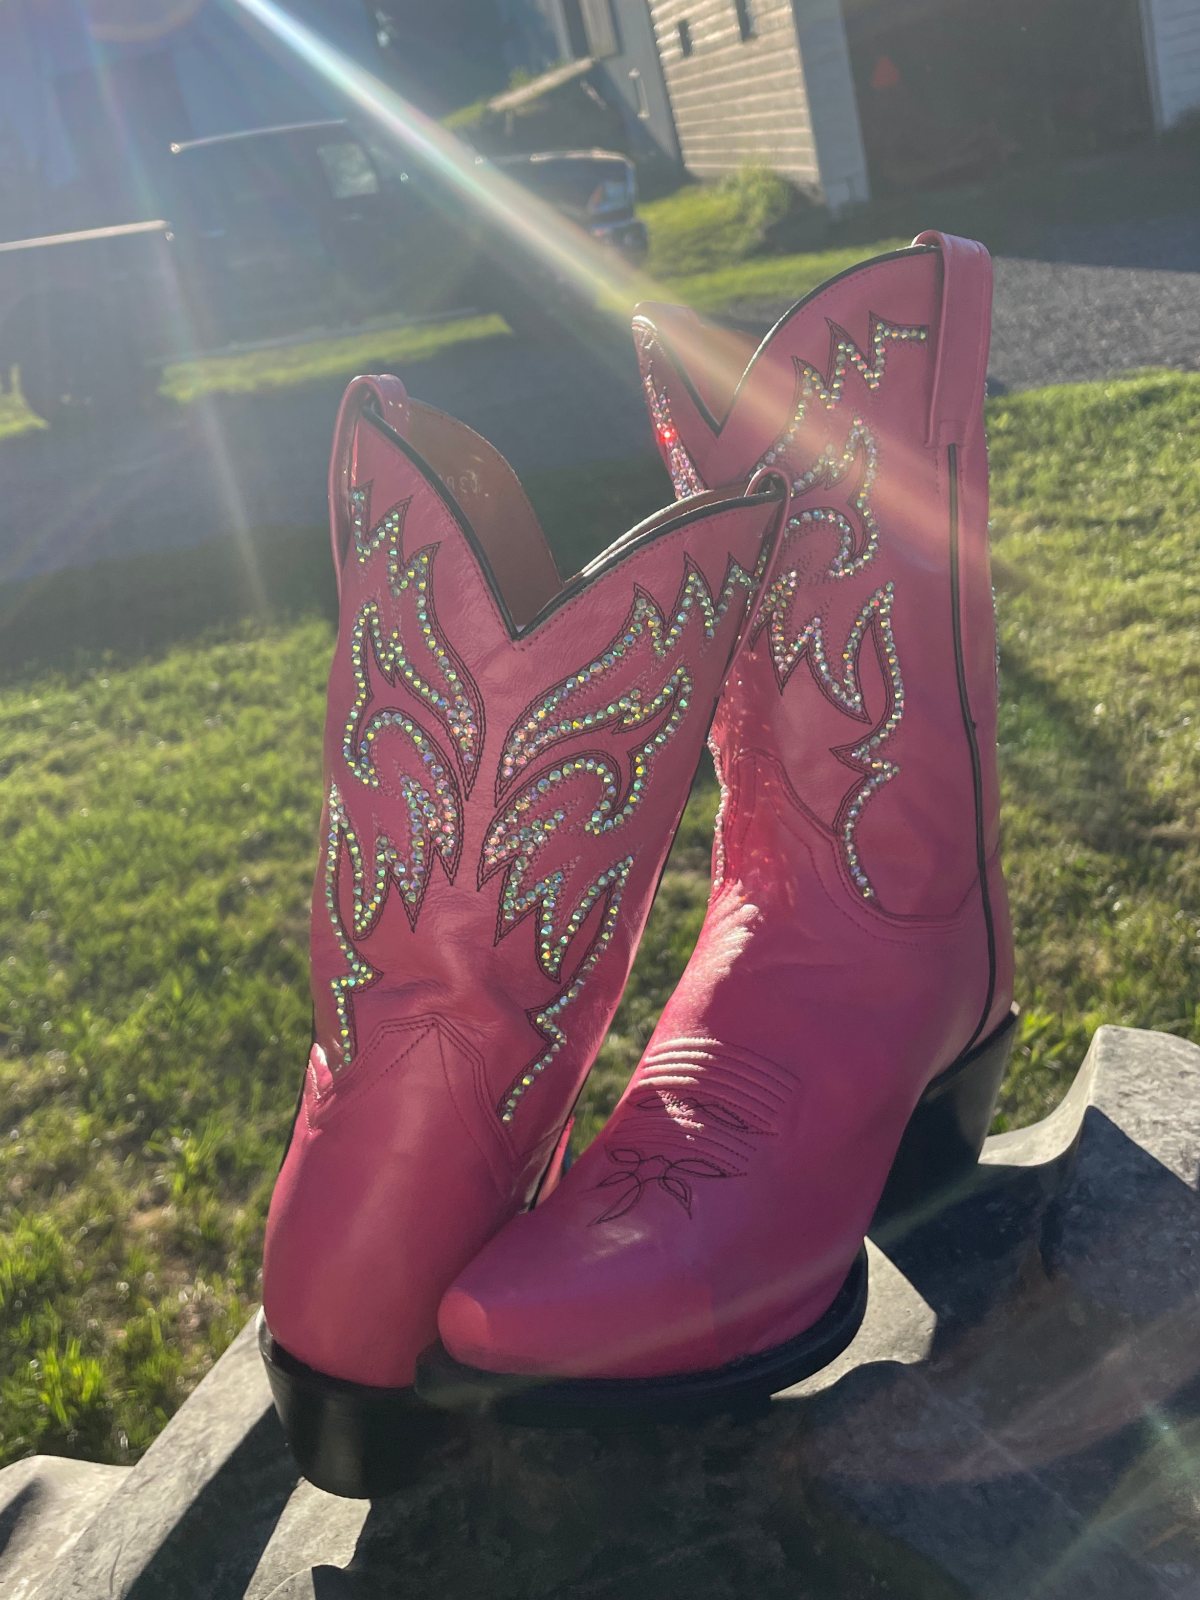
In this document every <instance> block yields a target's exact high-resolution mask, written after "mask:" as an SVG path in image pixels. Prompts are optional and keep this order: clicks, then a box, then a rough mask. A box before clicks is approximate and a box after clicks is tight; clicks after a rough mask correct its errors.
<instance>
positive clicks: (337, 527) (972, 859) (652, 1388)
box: [260, 234, 1014, 1495]
mask: <svg viewBox="0 0 1200 1600" xmlns="http://www.w3.org/2000/svg"><path fill="white" fill-rule="evenodd" d="M990 300H991V269H990V263H989V261H988V257H987V254H986V252H985V251H984V250H983V249H982V248H981V247H980V246H978V245H975V244H971V243H969V242H967V241H964V240H959V239H953V238H949V237H944V236H941V235H935V234H930V235H922V236H921V237H920V238H919V239H918V240H917V241H916V243H915V244H914V245H913V247H912V248H911V249H909V250H902V251H897V252H896V253H894V254H893V255H890V256H885V257H882V258H880V259H879V260H877V261H872V262H868V263H866V264H865V265H863V266H860V267H857V268H855V269H854V270H853V271H851V272H848V273H845V274H843V275H842V276H841V277H840V278H837V279H834V280H833V281H832V282H831V283H829V284H827V285H826V286H825V287H824V288H822V289H821V290H820V291H818V292H817V293H816V294H814V295H812V296H810V297H809V298H808V299H807V300H805V301H803V302H801V304H800V305H798V306H797V307H795V308H794V309H793V310H792V311H791V312H789V313H788V315H787V316H785V317H784V318H783V319H782V321H780V322H779V323H778V324H777V325H776V327H775V328H774V329H773V330H772V332H771V333H770V334H769V335H768V337H767V339H766V340H765V341H764V342H763V344H762V345H761V346H760V347H759V348H758V349H757V351H754V352H753V353H752V354H751V349H752V347H750V346H748V345H747V347H746V348H743V344H744V343H745V342H744V341H742V340H741V339H740V338H739V336H737V335H733V334H729V333H725V332H722V331H721V330H717V329H712V328H708V327H706V326H704V325H703V324H702V323H701V322H700V321H699V320H698V319H697V318H696V317H695V316H694V315H693V314H692V313H690V312H688V311H685V310H682V309H679V308H677V307H669V306H646V307H642V308H641V309H640V311H639V313H638V315H637V317H636V320H635V323H634V336H635V339H636V341H637V345H638V351H639V356H640V359H641V364H642V372H643V375H644V379H645V388H646V396H647V399H648V402H649V405H650V410H651V414H652V417H653V422H654V426H655V430H656V434H657V438H658V443H659V447H660V449H661V451H662V454H663V457H664V459H665V461H666V463H667V466H668V468H669V470H670V472H671V476H672V478H673V480H674V484H675V488H676V492H677V494H678V496H679V503H678V504H676V505H675V506H672V507H671V508H669V509H668V510H666V511H663V512H662V513H660V514H659V515H657V516H655V517H653V518H651V519H650V520H649V521H648V522H645V523H643V524H642V525H641V526H640V527H637V528H635V529H633V530H632V531H631V532H629V533H627V534H625V535H623V536H622V537H621V538H619V539H617V540H616V541H615V542H614V543H613V544H612V545H610V546H609V548H608V549H607V550H606V551H605V552H604V553H603V554H602V555H600V556H598V557H597V558H596V559H595V560H594V561H593V562H592V563H591V564H590V565H589V566H587V567H586V568H585V569H584V570H583V571H582V572H581V573H579V574H578V575H577V576H576V577H574V578H572V579H570V580H568V581H567V582H565V583H564V582H563V580H562V579H561V578H560V577H559V574H558V571H557V569H556V567H555V564H554V561H553V559H552V557H551V554H550V551H549V549H548V547H547V545H546V543H545V540H544V538H543V535H542V532H541V530H540V528H539V526H538V524H537V521H536V518H535V517H534V514H533V511H532V509H531V508H530V506H529V503H528V501H527V500H526V499H525V496H524V494H523V492H522V490H521V488H520V486H519V484H518V483H517V481H516V479H515V477H514V476H513V474H512V472H511V471H510V469H509V468H508V466H507V465H506V463H505V462H504V461H503V460H502V459H501V458H500V457H499V456H498V455H497V454H496V453H495V452H494V451H493V450H492V449H491V447H490V446H488V445H487V444H486V443H484V441H483V440H481V439H480V438H479V437H478V436H476V435H475V434H473V433H472V432H471V431H470V430H469V429H467V428H465V427H463V426H462V425H461V424H459V423H456V422H454V421H452V420H451V419H450V418H448V417H445V416H442V415H441V414H440V413H437V412H434V411H430V410H428V409H427V408H425V407H423V406H420V405H417V404H415V403H413V402H410V401H409V400H408V399H407V397H406V396H405V393H404V390H403V388H402V386H401V385H400V383H399V382H398V381H397V380H396V379H394V378H361V379H358V380H356V381H355V382H354V383H353V384H352V385H351V386H350V388H349V390H348V391H347V394H346V397H345V400H344V402H343V405H342V410H341V415H340V417H339V420H338V425H337V434H336V438H335V443H334V451H333V463H332V468H331V480H330V502H331V512H332V524H333V546H334V559H335V562H336V564H337V568H338V575H339V585H340V594H341V619H342V620H341V629H340V633H339V638H338V644H337V650H336V654H335V657H334V662H333V668H332V672H331V675H330V681H329V702H328V722H327V727H326V734H325V778H324V782H325V806H324V812H323V818H322V848H321V856H320V862H319V866H318V871H317V878H316V887H315V891H314V898H313V921H312V984H313V997H314V1003H315V1042H314V1044H313V1047H312V1053H311V1056H310V1058H309V1063H308V1069H307V1073H306V1076H305V1081H304V1086H303V1091H302V1093H301V1097H300V1103H299V1106H298V1110H297V1116H296V1122H295V1127H294V1130H293V1134H292V1139H291V1144H290V1147H289V1149H288V1152H287V1156H286V1159H285V1161H284V1164H283V1169H282V1172H281V1173H280V1177H279V1181H278V1184H277V1186H276V1190H275V1196H274V1199H273V1201H272V1205H271V1214H270V1220H269V1224H268V1230H267V1242H266V1260H265V1268H264V1302H265V1303H264V1314H263V1319H262V1321H261V1322H260V1339H261V1344H262V1349H263V1353H264V1356H265V1359H266V1362H267V1367H268V1371H269V1374H270V1377H271V1382H272V1385H273V1389H274V1393H275V1398H276V1402H277V1405H278V1408H279V1411H280V1415H281V1417H282V1419H283V1422H284V1425H285V1428H286V1430H287V1433H288V1436H289V1439H290V1442H291V1444H292V1447H293V1449H294V1451H295V1453H296V1456H297V1459H298V1461H299V1463H300V1465H301V1467H302V1469H303V1470H304V1471H305V1473H306V1474H307V1475H308V1476H309V1477H310V1478H312V1479H313V1481H314V1482H316V1483H318V1484H321V1485H322V1486H324V1487H326V1488H329V1489H332V1490H334V1491H336V1492H339V1493H345V1494H353V1495H363V1494H374V1493H379V1492H382V1491H384V1490H386V1489H387V1488H389V1487H392V1486H394V1485H395V1484H396V1483H398V1482H400V1481H401V1480H402V1479H403V1477H404V1475H405V1472H406V1470H407V1468H408V1467H409V1466H410V1465H411V1463H412V1462H413V1460H414V1459H415V1456H416V1454H417V1453H418V1452H419V1447H420V1444H421V1441H422V1440H424V1439H426V1438H428V1437H429V1436H430V1434H431V1433H434V1432H436V1426H435V1425H436V1419H437V1418H438V1416H439V1415H440V1413H439V1411H438V1409H437V1408H438V1407H439V1406H446V1407H453V1406H455V1405H459V1404H462V1403H463V1402H464V1401H466V1402H468V1403H475V1402H485V1403H493V1404H499V1405H500V1406H501V1407H502V1408H505V1407H507V1408H508V1409H509V1411H510V1412H513V1413H514V1414H517V1415H524V1416H526V1417H532V1418H536V1419H537V1420H539V1421H543V1422H554V1421H556V1420H560V1421H561V1420H568V1419H569V1420H572V1421H573V1420H577V1419H578V1418H579V1416H580V1415H581V1414H584V1415H586V1414H588V1413H595V1412H597V1411H612V1410H617V1411H620V1412H623V1413H629V1412H634V1413H637V1412H641V1413H643V1414H648V1415H649V1414H652V1415H664V1414H665V1415H674V1414H678V1413H679V1412H681V1411H687V1410H691V1411H695V1410H702V1409H705V1408H711V1407H721V1406H727V1405H730V1404H733V1403H735V1402H741V1401H744V1400H746V1399H748V1398H757V1397H761V1396H765V1395H769V1394H770V1393H772V1392H775V1391H777V1390H779V1389H781V1388H784V1387H786V1386H787V1385H788V1384H791V1383H794V1382H796V1381H798V1380H799V1379H801V1378H803V1377H805V1376H807V1375H809V1374H810V1373H812V1372H814V1371H815V1370H817V1369H818V1368H819V1367H821V1366H822V1365H824V1364H825V1363H827V1362H828V1361H830V1360H831V1359H832V1358H833V1357H834V1356H835V1355H836V1354H838V1353H839V1352H840V1351H841V1350H842V1349H843V1348H845V1346H846V1345H847V1344H848V1343H849V1341H850V1340H851V1339H852V1338H853V1336H854V1333H855V1331H856V1330H857V1328H858V1325H859V1323H860V1322H861V1320H862V1316H863V1311H864V1306H865V1300H866V1268H865V1256H864V1252H863V1238H864V1235H865V1233H866V1231H867V1229H868V1227H869V1226H870V1224H871V1221H872V1217H873V1216H874V1215H876V1213H877V1210H878V1208H879V1206H880V1201H881V1196H885V1202H884V1203H885V1205H886V1206H887V1207H889V1208H890V1209H891V1210H893V1211H894V1210H896V1209H897V1208H903V1207H906V1206H911V1205H914V1204H918V1203H920V1202H921V1201H922V1200H924V1199H927V1198H928V1196H929V1194H930V1193H931V1192H932V1191H934V1190H936V1189H937V1187H938V1186H939V1185H940V1184H942V1183H944V1182H945V1181H946V1179H947V1177H948V1176H949V1175H951V1174H953V1173H955V1172H957V1171H960V1170H961V1169H962V1167H963V1166H964V1165H969V1164H970V1163H972V1162H973V1161H974V1159H975V1156H976V1155H977V1154H978V1149H979V1146H980V1144H981V1143H982V1140H983V1136H984V1134H985V1132H986V1129H987V1124H988V1122H989V1120H990V1116H991V1111H992V1106H993V1103H994V1099H995V1094H996V1091H997V1089H998V1087H999V1083H1000V1079H1001V1077H1002V1076H1003V1072H1004V1069H1005V1065H1006V1061H1007V1056H1008V1052H1009V1049H1010V1047H1011V1040H1012V1034H1013V1018H1014V1013H1013V1010H1012V941H1011V933H1010V928H1009V921H1008V911H1007V903H1006V899H1005V891H1004V883H1003V879H1002V876H1001V871H1000V863H999V854H998V793H997V777H996V759H995V757H996V749H995V722H996V655H995V651H996V643H995V625H994V617H993V608H992V594H991V585H990V578H989V563H988V543H987V460H986V448H985V443H984V436H983V425H982V400H983V392H984V376H985V370H986V361H987V351H988V331H989V318H990ZM747 358H749V364H748V365H746V361H747ZM743 368H744V370H743ZM714 709H715V715H714ZM710 722H711V741H710V742H711V749H712V752H713V757H714V760H715V762H716V766H717V772H718V775H719V777H720V782H721V792H722V801H721V811H720V815H719V817H718V822H717V830H716V846H715V851H714V859H713V888H712V896H711V899H710V902H709V907H708V914H707V917H706V919H705V923H704V927H703V930H702V932H701V934H700V939H699V943H698V945H697V947H696V950H695V953H694V955H693V956H692V959H691V961H690V962H689V964H688V967H687V970H686V972H685V973H684V975H683V978H682V980H681V982H680V984H679V987H678V989H677V990H676V992H675V994H674V996H673V997H672V999H671V1001H670V1002H669V1004H668V1005H667V1007H666V1010H665V1011H664V1013H663V1015H662V1019H661V1021H660V1022H659V1025H658V1027H657V1028H656V1030H655V1032H654V1036H653V1037H652V1039H651V1040H650V1043H649V1045H648V1046H647V1048H646V1052H645V1055H644V1056H643V1058H642V1061H641V1064H640V1065H639V1067H638V1069H637V1071H636V1072H635V1073H634V1076H633V1079H632V1082H631V1083H630V1085H629V1088H628V1089H627V1091H626V1093H625V1095H624V1096H623V1098H622V1100H621V1102H620V1104H619V1105H618V1107H617V1109H616V1111H615V1112H614V1113H613V1116H612V1118H611V1119H610V1121H609V1123H608V1125H607V1127H606V1128H605V1129H604V1131H603V1132H602V1133H601V1135H600V1136H599V1138H598V1139H597V1140H596V1141H595V1142H594V1143H593V1144H592V1146H591V1147H590V1148H589V1149H588V1150H587V1151H586V1152H585V1154H584V1155H583V1156H582V1157H581V1158H580V1160H579V1161H578V1162H577V1163H576V1164H575V1165H574V1166H573V1167H571V1168H570V1170H569V1171H566V1172H564V1171H563V1166H564V1160H563V1158H564V1153H565V1149H566V1141H567V1136H568V1134H569V1129H570V1121H569V1119H570V1116H571V1111H572V1107H573V1105H574V1103H575V1100H576V1098H577V1096H578V1095H579V1092H580V1089H581V1087H582V1085H583V1082H584V1079H585V1077H586V1075H587V1072H588V1069H589V1067H590V1066H591V1063H592V1061H593V1059H594V1058H595V1055H596V1052H597V1050H598V1049H599V1046H600V1044H601V1041H602V1040H603V1038H604V1034H605V1030H606V1029H607V1027H608V1025H609V1023H610V1021H611V1019H612V1016H613V1012H614V1011H615V1009H616V1006H617V1003H618V1000H619V998H620V994H621V990H622V988H623V986H624V983H625V980H626V978H627V976H628V973H629V968H630V965H631V963H632V960H633V956H634V952H635V951H636V948H637V944H638V939H639V937H640V935H641V932H642V929H643V926H644V924H645V921H646V917H647V914H648V912H649V909H650V904H651V901H652V899H653V896H654V891H655V888H656V886H657V884H658V880H659V876H660V874H661V872H662V869H663V864H664V862H665V859H666V856H667V852H668V849H669V847H670V843H671V840H672V837H673V836H674V833H675V830H676V828H677V826H678V823H679V819H680V816H681V813H682V810H683V806H684V803H685V801H686V799H687V794H688V788H689V785H690V783H691V780H692V776H693V773H694V771H695V768H696V764H697V761H698V760H699V757H700V754H701V747H702V744H703V741H704V739H705V736H706V734H708V733H709V727H710ZM885 1190H886V1195H885ZM439 1340H440V1343H439V1342H438V1341H439Z"/></svg>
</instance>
